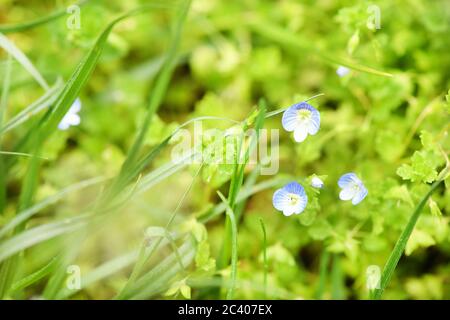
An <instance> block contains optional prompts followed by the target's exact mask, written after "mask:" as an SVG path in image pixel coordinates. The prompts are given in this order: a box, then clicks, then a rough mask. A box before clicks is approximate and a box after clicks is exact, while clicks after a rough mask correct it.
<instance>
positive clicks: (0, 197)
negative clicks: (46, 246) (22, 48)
mask: <svg viewBox="0 0 450 320" xmlns="http://www.w3.org/2000/svg"><path fill="white" fill-rule="evenodd" d="M11 65H12V58H11V55H8V58H7V60H6V70H5V77H4V78H3V89H2V93H1V97H0V128H1V127H2V126H3V119H4V117H5V114H6V108H7V106H8V94H9V90H10V85H11ZM2 145H3V143H2V136H1V134H0V149H1V148H2ZM6 175H7V171H6V166H5V162H4V160H3V155H2V154H0V215H1V214H3V210H4V209H5V206H6Z"/></svg>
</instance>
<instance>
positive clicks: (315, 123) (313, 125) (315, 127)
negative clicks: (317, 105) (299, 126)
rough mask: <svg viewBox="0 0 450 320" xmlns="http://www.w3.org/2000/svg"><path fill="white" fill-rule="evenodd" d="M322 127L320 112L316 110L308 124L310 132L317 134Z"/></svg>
mask: <svg viewBox="0 0 450 320" xmlns="http://www.w3.org/2000/svg"><path fill="white" fill-rule="evenodd" d="M319 129H320V113H319V111H317V110H315V109H314V111H312V113H311V120H310V121H309V124H308V133H309V134H311V135H315V134H316V133H317V132H318V131H319Z"/></svg>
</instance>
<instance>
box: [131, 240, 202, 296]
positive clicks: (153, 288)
mask: <svg viewBox="0 0 450 320" xmlns="http://www.w3.org/2000/svg"><path fill="white" fill-rule="evenodd" d="M178 252H179V255H180V256H181V257H182V264H183V266H189V265H190V264H191V263H192V261H193V259H194V256H195V245H194V240H193V239H191V237H190V236H189V237H188V238H187V239H186V240H185V242H184V243H183V244H182V245H181V247H180V248H179V249H178ZM176 260H177V258H176V255H175V253H172V254H170V255H169V256H168V257H166V258H165V259H164V260H163V261H162V262H160V263H159V264H157V265H156V266H155V267H154V268H152V269H151V270H150V271H149V272H147V273H146V274H145V275H144V276H142V277H141V278H140V279H139V280H138V281H137V282H136V283H135V285H133V287H132V289H131V295H130V296H127V297H125V298H127V299H131V300H139V299H148V298H151V297H153V296H155V295H156V294H159V293H162V292H163V291H164V290H165V289H167V286H168V283H169V282H170V280H171V279H173V278H174V277H175V276H176V275H177V274H178V273H179V272H180V271H184V270H183V269H181V267H180V265H179V264H178V263H176Z"/></svg>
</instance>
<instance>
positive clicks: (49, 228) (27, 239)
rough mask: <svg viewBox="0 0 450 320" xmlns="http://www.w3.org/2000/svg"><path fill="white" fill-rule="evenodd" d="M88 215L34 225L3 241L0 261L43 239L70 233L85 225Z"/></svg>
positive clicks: (0, 249)
mask: <svg viewBox="0 0 450 320" xmlns="http://www.w3.org/2000/svg"><path fill="white" fill-rule="evenodd" d="M91 218H92V217H90V216H87V215H86V216H79V217H75V218H71V219H65V220H63V221H58V222H53V223H49V224H46V225H42V226H39V227H35V228H32V229H29V230H26V231H24V232H21V233H20V234H18V235H16V236H14V237H12V238H10V239H8V240H6V241H3V242H2V243H1V244H0V262H2V261H4V260H6V259H7V258H9V257H11V256H13V255H15V254H17V253H19V252H21V251H22V250H24V249H27V248H30V247H32V246H34V245H36V244H38V243H41V242H43V241H45V240H48V239H52V238H54V237H57V236H60V235H63V234H69V233H72V232H74V231H76V230H78V229H79V228H81V227H83V226H85V225H86V224H87V223H88V221H89V219H91Z"/></svg>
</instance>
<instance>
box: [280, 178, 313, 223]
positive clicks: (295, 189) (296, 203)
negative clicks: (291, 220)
mask: <svg viewBox="0 0 450 320" xmlns="http://www.w3.org/2000/svg"><path fill="white" fill-rule="evenodd" d="M272 203H273V206H274V207H275V209H277V210H279V211H282V212H283V214H284V215H285V216H290V215H292V214H294V213H295V214H299V213H301V212H303V210H305V207H306V204H307V203H308V196H307V195H306V193H305V189H304V188H303V187H302V186H301V185H300V184H299V183H297V182H291V183H288V184H287V185H285V186H284V187H283V188H281V189H278V190H277V191H275V193H274V194H273V199H272Z"/></svg>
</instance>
